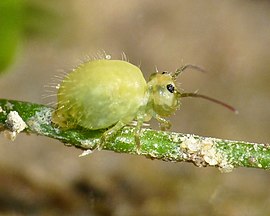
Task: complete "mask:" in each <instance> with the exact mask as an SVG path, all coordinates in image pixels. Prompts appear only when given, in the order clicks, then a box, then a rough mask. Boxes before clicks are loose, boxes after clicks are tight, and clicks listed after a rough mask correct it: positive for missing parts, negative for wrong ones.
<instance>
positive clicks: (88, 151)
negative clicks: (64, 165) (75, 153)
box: [79, 149, 93, 157]
mask: <svg viewBox="0 0 270 216" xmlns="http://www.w3.org/2000/svg"><path fill="white" fill-rule="evenodd" d="M91 153H93V151H92V150H90V149H87V150H84V151H83V152H82V153H81V154H80V155H79V157H84V156H87V155H89V154H91Z"/></svg>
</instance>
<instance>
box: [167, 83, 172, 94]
mask: <svg viewBox="0 0 270 216" xmlns="http://www.w3.org/2000/svg"><path fill="white" fill-rule="evenodd" d="M167 89H168V91H169V92H171V93H173V92H174V86H173V85H172V84H168V85H167Z"/></svg>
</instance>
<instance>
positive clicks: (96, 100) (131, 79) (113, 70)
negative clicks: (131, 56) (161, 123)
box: [53, 60, 147, 130]
mask: <svg viewBox="0 0 270 216" xmlns="http://www.w3.org/2000/svg"><path fill="white" fill-rule="evenodd" d="M146 88H147V85H146V81H145V79H144V77H143V75H142V72H141V70H140V69H139V68H138V67H136V66H134V65H132V64H130V63H128V62H126V61H120V60H95V61H90V62H87V63H84V64H82V65H81V66H79V67H78V68H76V69H75V70H74V71H73V72H71V73H70V74H69V75H67V77H66V78H65V79H64V80H63V82H62V83H61V85H60V89H59V91H58V105H57V110H56V111H55V113H54V114H53V122H55V123H57V124H59V125H60V126H66V127H71V126H74V125H80V126H82V127H85V128H88V129H93V130H94V129H101V128H107V127H110V126H112V125H113V124H115V123H117V122H118V121H120V120H121V121H124V122H126V123H127V122H129V121H131V120H132V119H134V117H135V116H136V113H137V112H138V109H139V108H140V106H141V105H142V104H143V103H144V97H145V92H146Z"/></svg>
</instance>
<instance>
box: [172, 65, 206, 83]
mask: <svg viewBox="0 0 270 216" xmlns="http://www.w3.org/2000/svg"><path fill="white" fill-rule="evenodd" d="M188 68H191V69H194V70H197V71H200V72H203V73H204V72H206V70H204V69H203V68H201V67H199V66H197V65H192V64H187V65H184V66H182V67H180V68H178V69H177V70H176V71H175V72H174V74H173V75H172V77H173V79H174V80H175V79H176V78H177V77H178V76H179V74H181V73H182V72H183V71H184V70H186V69H188Z"/></svg>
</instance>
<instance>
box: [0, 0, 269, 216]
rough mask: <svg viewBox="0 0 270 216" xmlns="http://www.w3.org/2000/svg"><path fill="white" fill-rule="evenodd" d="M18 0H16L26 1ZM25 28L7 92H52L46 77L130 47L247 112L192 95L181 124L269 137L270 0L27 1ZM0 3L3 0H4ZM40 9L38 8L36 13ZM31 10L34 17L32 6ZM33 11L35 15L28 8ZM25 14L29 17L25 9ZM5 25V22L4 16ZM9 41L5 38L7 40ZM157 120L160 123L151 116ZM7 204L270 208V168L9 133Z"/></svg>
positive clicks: (3, 93) (43, 209) (135, 59)
mask: <svg viewBox="0 0 270 216" xmlns="http://www.w3.org/2000/svg"><path fill="white" fill-rule="evenodd" d="M18 1H19V0H18ZM21 3H22V5H23V6H22V8H23V9H24V13H23V16H22V17H19V18H18V19H20V20H22V21H23V23H24V25H23V27H22V29H23V30H20V39H18V45H17V47H16V52H14V53H15V54H14V56H13V58H12V59H13V62H12V63H10V64H9V66H8V67H6V69H5V73H3V74H2V75H1V77H0V98H9V99H16V100H24V101H31V102H36V103H44V104H45V103H48V102H52V101H54V100H55V99H54V98H52V99H51V101H48V100H43V99H42V95H44V94H46V93H45V88H44V85H47V84H48V83H50V81H51V78H52V77H54V75H57V74H60V72H59V69H64V70H65V71H68V70H69V69H70V68H72V67H73V66H74V65H77V64H78V63H79V61H80V60H81V59H84V57H85V56H86V55H90V56H91V55H94V54H95V53H97V52H98V51H101V50H105V51H106V52H107V53H108V54H111V55H112V57H113V58H115V59H118V58H120V57H121V52H125V53H126V54H127V56H128V58H129V60H130V62H131V63H133V64H136V65H139V64H140V65H141V69H142V71H143V72H144V75H145V78H146V79H147V78H148V77H149V75H150V74H151V73H152V72H154V71H155V66H157V67H158V69H159V70H160V71H163V70H167V71H174V70H175V69H176V68H178V67H180V66H181V65H183V64H186V63H192V64H196V65H200V66H203V67H204V68H205V69H207V71H208V72H207V74H201V73H199V72H195V71H186V72H185V73H184V74H182V75H181V77H180V78H179V84H180V85H181V88H182V89H184V90H185V91H187V92H193V91H196V90H199V92H200V93H202V94H205V95H208V96H211V97H215V98H218V99H221V100H224V101H226V102H228V103H230V104H232V105H234V106H235V107H236V108H237V109H238V110H239V115H234V114H233V113H231V112H229V111H227V110H226V109H223V108H222V107H219V106H216V105H215V104H211V103H209V102H207V101H204V100H200V99H185V98H184V99H183V100H182V109H181V110H179V111H178V112H177V113H176V115H175V116H173V117H172V118H171V120H172V123H173V128H172V131H177V132H184V133H194V134H198V135H202V136H212V137H218V138H226V139H232V140H246V141H250V142H258V143H268V142H269V140H270V134H269V128H270V110H269V107H270V93H269V92H270V61H269V59H270V49H269V46H270V2H269V1H250V0H246V1H243V0H242V1H241V0H239V1H214V0H212V1H211V0H207V1H195V0H181V1H177V0H173V1H162V0H146V1H136V0H129V1H125V0H110V1H104V0H91V1H90V0H89V1H87V0H49V1H45V2H43V1H38V0H36V1H34V0H25V1H22V2H21ZM0 5H1V4H0ZM31 13H32V14H31ZM29 14H30V15H31V16H30V15H29ZM29 17H31V19H30V18H29ZM26 18H27V19H26ZM7 28H8V27H7ZM0 40H1V39H0ZM152 127H154V128H157V127H156V123H155V122H153V124H152ZM0 144H1V153H0V214H1V215H112V216H122V215H123V216H129V215H131V216H133V215H134V216H135V215H218V216H219V215H220V216H223V215H230V216H242V215H243V216H244V215H245V216H251V215H252V216H253V215H268V214H269V212H270V205H269V204H270V187H269V185H270V183H269V182H270V174H269V171H264V170H256V169H248V168H239V169H235V170H234V171H233V172H232V173H229V174H221V173H220V172H219V171H218V170H217V169H215V168H197V167H195V166H193V165H192V164H184V163H177V164H174V163H166V162H162V161H151V160H149V159H145V158H143V157H138V156H131V155H125V154H116V153H114V152H106V151H101V152H95V153H93V154H91V155H89V156H86V157H84V158H79V157H78V155H79V154H81V151H80V150H78V149H75V148H68V147H65V146H64V145H63V144H62V143H60V142H58V141H55V140H52V139H49V138H46V137H38V136H35V135H31V136H28V135H25V134H20V135H19V137H18V138H17V140H16V141H15V142H11V141H8V140H7V139H5V138H4V137H3V136H1V137H0Z"/></svg>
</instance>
